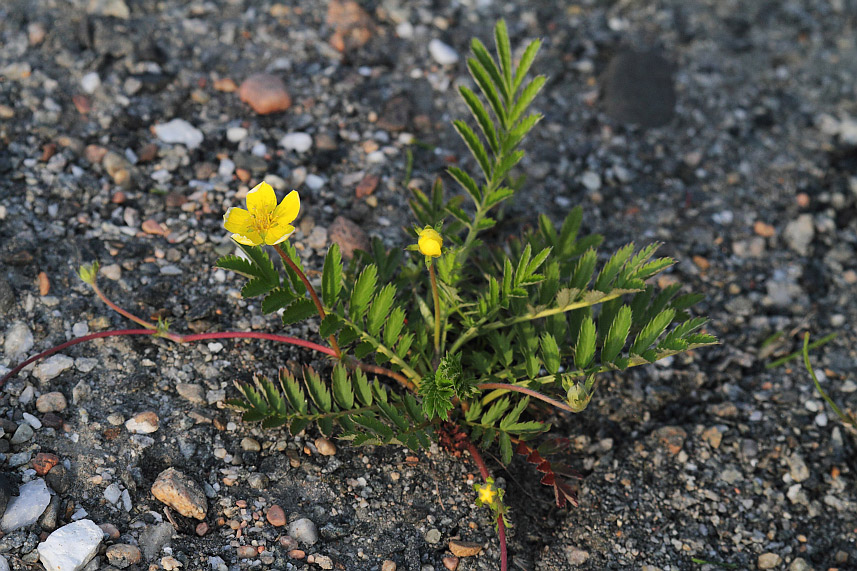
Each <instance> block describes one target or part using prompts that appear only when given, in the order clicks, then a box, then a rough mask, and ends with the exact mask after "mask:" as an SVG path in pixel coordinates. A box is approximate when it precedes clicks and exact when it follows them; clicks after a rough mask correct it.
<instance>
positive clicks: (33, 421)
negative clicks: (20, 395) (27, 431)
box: [23, 412, 42, 430]
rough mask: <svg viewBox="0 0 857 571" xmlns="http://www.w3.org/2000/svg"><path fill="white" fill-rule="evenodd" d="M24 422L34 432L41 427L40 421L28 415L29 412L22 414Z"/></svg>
mask: <svg viewBox="0 0 857 571" xmlns="http://www.w3.org/2000/svg"><path fill="white" fill-rule="evenodd" d="M23 416H24V422H26V423H27V424H29V425H30V426H32V427H33V428H34V429H35V430H38V429H40V428H41V427H42V421H41V420H39V419H38V418H36V417H35V416H33V415H32V414H30V413H29V412H25V413H24V415H23Z"/></svg>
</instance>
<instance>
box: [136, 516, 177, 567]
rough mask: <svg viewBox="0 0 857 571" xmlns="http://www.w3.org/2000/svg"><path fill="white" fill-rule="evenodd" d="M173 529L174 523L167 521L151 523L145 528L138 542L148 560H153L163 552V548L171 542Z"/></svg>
mask: <svg viewBox="0 0 857 571" xmlns="http://www.w3.org/2000/svg"><path fill="white" fill-rule="evenodd" d="M173 531H174V530H173V526H172V524H169V523H166V522H164V523H159V524H156V525H150V526H148V527H146V529H144V530H143V532H142V533H141V534H140V539H139V540H138V541H137V544H138V545H139V546H140V549H141V550H142V551H143V555H144V556H145V557H146V559H147V560H152V559H154V558H155V557H157V556H158V555H159V554H160V553H161V549H163V548H164V546H165V545H166V544H168V543H169V542H170V539H171V538H172V536H173Z"/></svg>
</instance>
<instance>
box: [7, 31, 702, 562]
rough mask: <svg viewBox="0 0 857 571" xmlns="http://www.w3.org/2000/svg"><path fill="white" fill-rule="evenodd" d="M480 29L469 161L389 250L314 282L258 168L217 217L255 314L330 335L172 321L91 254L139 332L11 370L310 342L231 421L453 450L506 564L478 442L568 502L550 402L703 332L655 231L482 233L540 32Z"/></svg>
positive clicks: (510, 187) (548, 224)
mask: <svg viewBox="0 0 857 571" xmlns="http://www.w3.org/2000/svg"><path fill="white" fill-rule="evenodd" d="M494 40H495V46H496V54H494V55H492V54H491V53H490V52H489V51H488V49H487V48H486V47H485V46H484V45H483V43H482V42H480V41H479V40H478V39H474V40H473V41H472V43H471V50H472V57H470V58H469V59H468V60H467V68H468V70H469V71H470V74H471V76H472V78H473V81H474V83H475V85H476V88H477V90H478V92H479V94H477V93H476V92H475V91H474V90H471V89H470V88H468V87H465V86H462V87H460V88H459V93H460V94H461V97H462V98H463V100H464V103H465V104H466V105H467V107H468V109H469V110H470V112H471V113H472V115H473V123H474V124H475V126H471V124H469V123H468V122H465V121H461V120H456V121H454V122H453V126H454V127H455V130H456V131H457V132H458V134H459V135H460V136H461V138H462V140H463V141H464V143H465V144H466V146H467V148H468V149H469V151H470V153H471V154H472V156H473V159H474V162H475V165H476V168H475V169H474V172H468V171H467V170H465V169H463V168H459V167H451V168H449V169H448V171H447V174H448V175H449V179H448V180H449V181H451V182H453V183H454V184H455V187H456V188H457V189H458V190H459V192H457V193H454V194H453V195H452V196H451V197H447V193H446V192H445V188H444V182H443V180H442V179H438V180H437V181H436V182H435V183H434V185H433V186H432V188H431V190H430V191H429V192H427V193H424V192H422V191H420V190H414V191H413V196H412V199H411V201H410V206H411V210H412V211H413V215H414V219H415V226H414V227H413V228H412V238H413V240H412V243H411V244H410V245H408V246H407V247H404V248H401V249H393V250H390V251H388V250H386V249H385V248H384V247H383V246H382V244H381V242H380V240H377V239H376V240H374V241H373V242H372V245H371V248H370V251H368V252H359V253H358V255H357V256H355V258H354V259H353V260H352V261H351V263H350V264H348V265H347V267H346V265H345V264H344V263H343V260H342V256H341V254H340V250H339V248H338V246H337V245H336V244H333V245H331V246H330V248H329V250H328V252H327V255H326V256H325V260H324V265H323V269H322V277H321V287H320V293H319V292H317V291H316V290H315V288H314V287H313V285H312V283H311V282H310V281H309V279H308V278H307V276H306V270H305V268H304V267H303V264H302V261H301V259H300V257H299V256H298V255H297V252H296V250H295V248H294V247H293V246H292V245H291V244H290V243H289V241H288V237H289V236H290V234H291V233H292V232H293V231H294V227H293V226H292V222H293V221H294V220H295V219H296V218H297V216H298V213H299V211H300V206H301V205H300V198H299V196H298V193H297V192H296V191H292V192H291V193H289V194H288V195H287V196H286V197H285V198H284V199H283V200H282V201H280V202H278V200H277V197H276V194H275V192H274V190H273V189H272V188H271V186H270V185H268V184H266V183H264V182H262V183H261V184H259V185H257V186H256V187H255V188H253V189H252V190H251V191H250V192H249V193H248V195H247V198H246V206H247V208H246V209H244V208H239V207H235V208H230V209H229V210H228V211H227V212H226V214H225V215H224V226H225V228H226V229H227V230H228V231H229V232H231V233H232V239H233V240H234V241H235V243H236V245H237V247H238V248H240V252H239V253H240V255H230V256H225V257H223V258H221V259H219V260H218V262H217V265H218V266H219V267H221V268H224V269H227V270H231V271H233V272H235V273H237V274H240V275H242V276H245V277H246V278H247V279H248V281H247V282H246V284H245V285H244V286H243V289H242V290H241V293H242V295H243V297H245V298H260V299H261V309H262V311H263V312H264V313H265V314H272V313H279V314H281V315H282V321H283V325H284V326H285V327H286V328H288V327H289V326H291V325H292V324H294V323H297V322H299V321H302V320H305V319H311V318H312V319H317V320H319V321H318V329H319V334H320V336H321V337H322V338H323V339H324V340H325V341H326V344H322V343H316V342H313V341H309V340H305V339H297V338H294V337H288V336H284V335H279V334H269V333H258V332H237V331H233V332H219V333H205V334H198V335H179V334H176V333H173V332H170V331H169V329H168V328H167V326H166V324H165V323H158V324H153V323H149V322H147V321H145V320H142V319H140V318H137V317H135V316H134V315H132V314H130V313H129V312H127V311H125V310H123V309H121V308H119V307H118V306H117V305H115V304H114V303H113V302H111V301H110V300H109V299H107V297H106V296H105V295H104V293H103V292H102V291H101V290H100V289H99V288H98V286H97V282H96V275H97V269H98V268H97V264H94V265H92V266H88V267H84V268H81V270H80V276H81V278H82V279H83V280H84V281H85V282H87V283H88V284H90V285H91V286H92V288H93V290H94V291H95V293H96V294H97V295H98V296H99V297H100V298H101V299H102V300H104V301H105V302H106V303H107V304H108V305H109V306H110V307H111V308H113V309H114V310H116V311H119V312H120V313H122V315H124V316H126V317H128V318H129V319H132V320H134V321H135V322H137V323H139V324H140V325H142V326H143V329H134V330H122V331H112V332H111V331H108V332H102V333H96V334H93V335H88V336H85V337H81V338H78V339H74V340H72V341H69V342H68V343H65V344H63V345H61V346H59V347H55V348H53V349H51V350H49V351H46V352H44V353H42V354H40V355H36V356H35V357H33V358H31V359H28V360H27V361H25V362H24V363H22V364H21V365H19V366H18V367H16V368H15V369H13V370H12V371H11V372H10V373H9V376H11V375H13V374H16V373H17V372H18V371H19V370H20V369H21V368H22V367H23V366H25V365H27V364H29V363H30V362H32V361H34V360H36V359H39V358H42V357H44V356H47V355H49V354H51V353H53V352H56V351H58V350H61V349H63V348H65V347H67V346H69V345H72V344H75V343H79V342H83V341H87V340H89V339H92V338H96V337H107V336H111V335H156V336H161V337H164V338H167V339H170V340H172V341H176V342H179V343H184V342H190V341H198V340H203V339H214V338H242V337H244V338H246V337H251V338H258V339H268V340H273V341H279V342H284V343H290V344H294V345H299V346H302V347H305V348H307V349H310V350H313V351H316V352H318V353H321V354H324V355H326V356H328V357H329V358H330V361H331V366H330V367H329V369H328V370H325V371H324V374H320V373H319V372H316V371H315V370H314V369H312V368H305V369H304V370H303V372H302V374H301V375H297V376H296V375H294V374H293V373H292V372H289V371H288V370H286V369H281V370H280V371H279V373H278V375H277V377H276V378H274V379H268V378H264V377H257V378H256V379H255V380H254V382H253V383H252V384H242V383H236V388H237V391H238V397H237V398H234V399H232V400H230V401H229V404H230V405H232V406H233V407H235V408H237V409H238V410H240V411H241V412H242V417H243V420H244V421H247V422H259V423H261V424H262V426H263V427H266V428H276V427H288V430H289V431H290V432H291V433H292V434H298V433H300V432H301V431H303V430H306V429H308V428H309V427H310V426H311V425H312V426H315V427H316V428H317V429H318V430H319V431H321V433H323V434H324V435H327V436H336V437H338V438H339V439H342V440H346V441H350V442H351V443H352V444H354V445H362V444H373V445H381V444H394V445H400V446H406V447H408V448H410V449H413V450H419V449H422V448H428V447H429V446H430V445H431V444H432V443H437V444H439V445H440V446H441V447H443V448H445V449H447V450H449V451H451V452H452V453H454V454H455V455H456V456H460V455H461V453H462V452H463V451H467V452H468V453H469V455H470V456H471V458H472V459H473V461H474V462H475V463H476V465H477V467H478V468H479V471H480V474H481V476H482V480H483V483H481V484H477V485H475V492H476V497H475V502H476V503H477V505H480V506H486V507H488V508H489V509H490V510H492V512H493V516H494V518H495V520H496V526H497V531H498V534H499V539H500V548H501V561H500V566H501V569H503V570H505V569H507V565H508V563H507V559H508V555H507V549H506V536H505V529H506V526H507V525H508V524H509V513H508V507H507V506H506V504H505V502H504V494H505V493H506V491H505V490H503V489H501V488H498V487H497V486H496V484H495V482H494V479H493V478H492V477H491V474H490V472H489V470H488V467H487V465H486V463H485V462H484V460H483V458H482V455H481V452H480V450H486V449H497V450H498V451H499V460H500V461H501V462H502V463H503V464H508V463H509V462H511V461H512V458H513V456H514V455H515V454H516V453H517V454H520V455H523V456H524V457H525V458H526V461H527V462H529V463H531V464H533V465H534V466H535V470H536V471H537V472H539V473H540V474H541V482H542V483H543V484H545V485H547V486H550V487H551V488H552V490H553V492H554V497H555V501H556V504H557V505H558V506H559V507H564V506H565V505H567V504H572V505H577V499H576V490H575V487H574V486H573V485H572V484H570V483H569V482H568V481H566V478H569V477H572V478H573V477H574V473H573V471H571V470H570V469H568V468H567V467H565V466H564V465H562V464H559V463H557V462H552V461H550V460H548V459H547V458H550V457H552V456H553V455H554V454H556V453H557V452H560V451H561V450H562V448H563V439H562V438H554V437H552V436H551V435H550V429H551V425H550V423H549V422H548V421H547V420H545V419H546V418H550V417H551V414H550V413H553V412H559V411H561V412H562V413H580V412H582V411H584V410H585V409H586V407H587V405H588V404H589V402H590V400H591V399H592V396H593V394H594V392H595V390H596V388H597V385H598V380H599V378H600V375H601V373H606V372H610V371H618V372H621V371H624V370H626V369H628V368H629V367H635V366H638V365H645V364H649V363H653V362H655V361H657V360H659V359H664V358H666V357H669V356H671V355H675V354H677V353H682V352H685V351H690V350H693V349H696V348H698V347H704V346H707V345H711V344H714V343H716V339H715V338H714V337H712V336H711V335H708V334H706V333H704V332H702V331H701V329H702V328H703V326H704V325H705V323H706V321H707V320H706V319H705V318H704V317H692V316H691V314H690V312H689V310H690V309H691V307H692V306H693V305H694V304H695V303H697V302H698V301H700V299H701V296H700V295H697V294H687V293H684V294H682V293H680V289H681V286H680V285H679V284H674V285H669V286H667V287H664V288H661V289H657V288H656V287H655V285H653V284H652V279H651V278H653V277H654V276H656V275H657V274H658V273H660V272H662V271H664V270H665V269H667V268H669V267H670V266H671V265H672V264H673V263H674V261H673V260H672V259H670V258H667V257H656V256H655V254H656V252H657V250H658V246H659V244H650V245H647V246H644V247H642V248H639V249H638V248H636V247H635V245H634V244H628V245H627V246H624V247H622V248H620V249H619V250H617V251H616V252H613V253H611V254H610V255H602V254H601V253H599V252H598V250H597V248H598V246H599V245H600V244H601V242H602V237H601V236H596V235H590V236H581V235H579V231H580V227H581V222H582V217H583V211H582V209H581V208H580V207H577V208H575V209H573V210H571V212H569V213H568V215H567V216H566V218H565V220H564V221H563V222H562V224H561V225H559V226H555V225H554V224H553V222H552V221H551V219H550V218H549V217H548V216H546V215H544V214H542V215H540V216H539V217H538V220H537V221H535V222H537V224H536V226H535V229H533V230H527V231H525V232H523V234H521V235H519V236H513V237H509V238H507V239H503V240H497V239H492V240H490V241H487V240H483V238H482V236H484V233H485V232H486V231H487V230H490V229H493V228H495V227H496V226H497V225H498V222H497V220H496V219H495V218H494V217H495V216H497V215H496V211H497V210H498V207H499V206H500V205H501V204H503V203H504V202H506V201H508V200H510V199H512V198H513V197H514V195H515V192H516V190H515V189H516V187H519V186H520V181H518V180H515V181H513V180H511V177H510V175H511V172H512V170H513V169H514V168H515V166H516V165H517V164H518V163H519V162H520V161H521V159H522V158H523V157H524V152H523V151H522V150H521V149H520V145H521V143H522V141H523V140H524V138H525V137H526V136H527V134H528V133H530V131H532V129H533V128H535V127H536V126H537V125H538V123H539V121H540V120H541V119H542V115H541V114H539V113H536V112H532V111H530V106H531V104H532V102H533V100H534V99H535V97H536V96H537V94H538V93H539V91H540V90H541V89H542V87H543V86H544V84H545V78H544V76H540V75H539V76H535V77H532V78H529V77H528V75H529V71H530V67H531V66H532V64H533V62H534V60H535V58H536V55H537V53H538V51H539V47H540V44H541V42H540V41H538V40H537V41H534V42H532V43H530V44H529V45H528V46H526V49H525V50H524V51H523V52H522V55H521V57H520V61H519V62H518V64H517V66H515V65H513V61H512V49H511V45H510V42H509V37H508V34H507V30H506V25H505V23H504V22H503V21H500V22H499V23H498V24H497V25H496V27H495V29H494ZM480 95H481V96H480ZM495 233H496V230H495ZM269 248H270V249H273V251H274V252H275V253H276V254H277V257H279V258H280V259H281V260H282V262H283V263H282V269H279V268H278V266H279V264H277V265H275V263H274V261H275V258H274V259H272V257H271V256H270V255H269ZM325 369H327V368H325ZM4 380H5V379H4Z"/></svg>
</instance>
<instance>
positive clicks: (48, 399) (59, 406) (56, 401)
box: [36, 391, 67, 412]
mask: <svg viewBox="0 0 857 571" xmlns="http://www.w3.org/2000/svg"><path fill="white" fill-rule="evenodd" d="M66 406H67V403H66V400H65V395H63V394H62V393H61V392H59V391H52V392H49V393H44V394H42V395H39V398H37V399H36V410H38V411H39V412H59V411H61V410H65V407H66Z"/></svg>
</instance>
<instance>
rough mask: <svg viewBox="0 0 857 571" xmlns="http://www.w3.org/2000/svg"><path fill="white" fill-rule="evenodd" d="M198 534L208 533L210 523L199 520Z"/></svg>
mask: <svg viewBox="0 0 857 571" xmlns="http://www.w3.org/2000/svg"><path fill="white" fill-rule="evenodd" d="M195 531H196V534H197V535H198V536H200V537H203V536H204V535H205V534H206V533H208V524H207V523H205V522H204V521H202V522H199V523H198V524H197V526H196V530H195Z"/></svg>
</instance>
